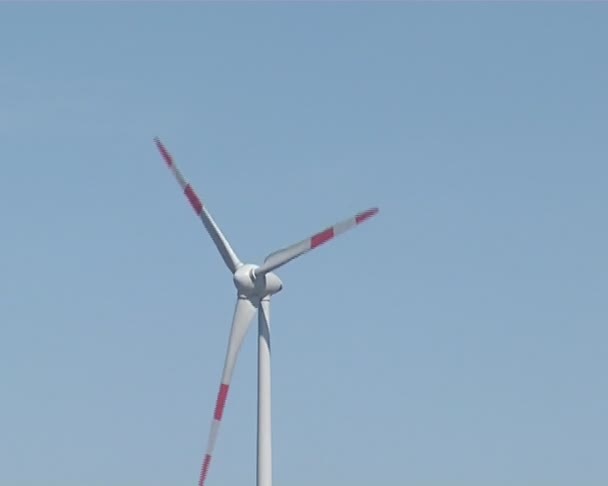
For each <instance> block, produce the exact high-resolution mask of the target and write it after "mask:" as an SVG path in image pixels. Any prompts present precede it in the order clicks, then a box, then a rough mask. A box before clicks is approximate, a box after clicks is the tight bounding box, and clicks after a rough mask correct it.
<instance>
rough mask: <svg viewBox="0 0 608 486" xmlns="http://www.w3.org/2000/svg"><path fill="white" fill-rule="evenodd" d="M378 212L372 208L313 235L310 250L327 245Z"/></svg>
mask: <svg viewBox="0 0 608 486" xmlns="http://www.w3.org/2000/svg"><path fill="white" fill-rule="evenodd" d="M377 212H378V208H371V209H368V210H367V211H363V212H361V213H359V214H356V215H355V216H353V217H352V218H350V219H347V220H345V221H341V222H340V223H337V224H335V225H333V226H330V227H329V228H327V229H324V230H323V231H321V232H319V233H317V234H316V235H313V236H312V237H311V238H310V244H309V249H311V250H312V249H314V248H316V247H317V246H320V245H322V244H323V243H327V242H328V241H329V240H331V239H332V238H335V237H336V236H338V235H340V234H342V233H344V232H345V231H347V230H349V229H351V228H353V227H355V226H357V225H358V224H361V223H363V221H365V220H367V219H369V218H371V217H372V216H374V215H375V214H376V213H377Z"/></svg>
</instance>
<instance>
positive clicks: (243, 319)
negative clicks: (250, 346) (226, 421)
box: [198, 297, 256, 486]
mask: <svg viewBox="0 0 608 486" xmlns="http://www.w3.org/2000/svg"><path fill="white" fill-rule="evenodd" d="M255 311H256V306H255V305H254V304H253V303H252V302H251V301H250V300H249V299H247V298H245V297H239V298H238V300H237V303H236V307H235V309H234V317H233V319H232V329H231V331H230V339H229V340H228V349H227V351H226V359H225V361H224V370H223V372H222V382H221V384H220V390H219V392H218V394H217V400H216V403H215V411H214V413H213V422H212V423H211V431H210V432H209V440H208V442H207V450H206V451H205V458H204V460H203V465H202V467H201V475H200V477H199V481H198V484H199V486H204V484H205V479H206V478H207V474H208V472H209V464H210V463H211V457H212V455H213V449H214V448H215V443H216V440H217V434H218V432H219V428H220V422H221V421H222V415H223V413H224V406H225V405H226V398H227V397H228V389H229V388H230V381H231V380H232V373H233V372H234V367H235V365H236V361H237V357H238V354H239V351H240V350H241V345H242V344H243V340H244V339H245V335H246V334H247V330H248V329H249V325H250V324H251V320H252V318H253V315H254V314H255Z"/></svg>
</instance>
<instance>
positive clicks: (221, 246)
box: [154, 138, 378, 486]
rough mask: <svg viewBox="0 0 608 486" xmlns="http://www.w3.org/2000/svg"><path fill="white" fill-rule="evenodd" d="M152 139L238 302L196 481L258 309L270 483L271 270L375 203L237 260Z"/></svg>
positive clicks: (261, 428)
mask: <svg viewBox="0 0 608 486" xmlns="http://www.w3.org/2000/svg"><path fill="white" fill-rule="evenodd" d="M154 142H155V143H156V146H157V148H158V150H159V151H160V153H161V155H162V156H163V158H164V159H165V162H166V163H167V166H168V167H169V169H170V170H171V172H173V175H174V176H175V178H176V179H177V182H178V183H179V185H180V187H181V188H182V190H183V191H184V194H185V195H186V198H187V199H188V201H189V202H190V205H191V206H192V208H193V209H194V211H195V212H196V214H197V215H198V216H199V217H200V219H201V221H202V222H203V225H204V226H205V228H206V229H207V232H208V233H209V236H210V237H211V239H212V240H213V243H215V246H216V247H217V249H218V251H219V252H220V255H221V256H222V258H223V260H224V263H225V264H226V266H227V267H228V269H229V270H230V271H231V272H232V279H233V282H234V285H235V286H236V289H237V301H236V305H235V308H234V315H233V320H232V329H231V331H230V338H229V340H228V349H227V351H226V357H225V361H224V369H223V371H222V379H221V383H220V389H219V392H218V395H217V400H216V404H215V411H214V414H213V421H212V423H211V430H210V432H209V439H208V443H207V450H206V452H205V458H204V460H203V465H202V468H201V473H200V478H199V482H198V484H199V486H204V484H205V479H206V478H207V473H208V472H209V464H210V463H211V456H212V455H213V450H214V448H215V443H216V440H217V435H218V431H219V427H220V422H221V420H222V415H223V413H224V406H225V404H226V398H227V397H228V389H229V388H230V381H231V379H232V374H233V372H234V367H235V364H236V361H237V357H238V354H239V351H240V349H241V345H242V344H243V340H244V338H245V335H246V334H247V330H248V329H249V325H250V323H251V320H252V319H253V316H254V314H255V313H256V311H257V312H258V419H257V422H258V423H257V486H272V445H271V392H270V297H271V296H272V295H274V294H276V293H277V292H279V291H280V290H281V289H282V288H283V282H281V279H280V278H279V277H278V276H277V275H276V274H275V273H273V270H276V269H277V268H279V267H281V266H283V265H285V264H286V263H287V262H289V261H291V260H293V259H294V258H296V257H299V256H300V255H303V254H304V253H306V252H308V251H310V250H312V249H314V248H317V247H318V246H320V245H322V244H323V243H326V242H328V241H329V240H331V239H332V238H334V237H336V236H338V235H339V234H341V233H344V232H345V231H347V230H349V229H351V228H354V227H355V226H357V225H358V224H360V223H363V222H364V221H366V220H368V219H369V218H371V217H372V216H374V215H376V213H378V208H371V209H368V210H366V211H363V212H360V213H358V214H356V215H355V216H353V217H351V218H349V219H346V220H344V221H341V222H339V223H337V224H335V225H333V226H330V227H328V228H326V229H324V230H323V231H320V232H318V233H316V234H314V235H313V236H311V237H309V238H306V239H304V240H302V241H300V242H298V243H295V244H293V245H291V246H288V247H285V248H282V249H280V250H277V251H275V252H273V253H271V254H269V255H268V256H267V257H266V259H265V260H264V263H262V265H254V264H250V263H246V264H244V263H242V262H241V261H240V260H239V258H238V257H237V255H236V253H235V252H234V250H233V249H232V247H231V246H230V243H228V241H227V240H226V237H225V236H224V235H223V234H222V232H221V231H220V229H219V227H218V226H217V224H216V223H215V221H214V220H213V218H212V217H211V214H209V211H207V209H206V208H205V206H204V205H203V203H202V202H201V200H200V199H199V198H198V196H197V195H196V193H195V192H194V189H192V186H191V185H190V184H189V183H188V182H187V181H186V179H185V178H184V176H183V175H182V174H181V172H180V170H179V169H178V168H177V166H176V165H175V162H174V161H173V157H172V156H171V154H170V153H169V152H168V151H167V149H166V148H165V146H164V145H163V144H162V142H161V141H160V140H159V139H158V138H155V139H154Z"/></svg>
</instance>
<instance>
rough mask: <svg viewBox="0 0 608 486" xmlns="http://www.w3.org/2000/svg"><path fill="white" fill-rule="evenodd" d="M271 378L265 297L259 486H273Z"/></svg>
mask: <svg viewBox="0 0 608 486" xmlns="http://www.w3.org/2000/svg"><path fill="white" fill-rule="evenodd" d="M270 378H271V374H270V297H264V298H263V299H262V300H261V302H260V307H259V309H258V448H257V452H258V462H257V486H272V427H271V386H270Z"/></svg>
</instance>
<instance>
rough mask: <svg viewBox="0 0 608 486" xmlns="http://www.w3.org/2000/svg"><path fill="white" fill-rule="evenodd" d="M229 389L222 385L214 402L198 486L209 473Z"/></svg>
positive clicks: (202, 485)
mask: <svg viewBox="0 0 608 486" xmlns="http://www.w3.org/2000/svg"><path fill="white" fill-rule="evenodd" d="M229 387H230V385H226V384H225V383H222V384H221V385H220V390H219V392H218V394H217V400H216V401H215V412H214V413H213V423H212V424H211V432H210V433H209V443H208V444H207V451H206V452H205V458H204V459H203V466H202V467H201V475H200V477H199V480H198V485H199V486H204V484H205V479H206V478H207V473H208V472H209V465H210V464H211V457H212V456H213V449H214V448H215V442H216V440H217V435H218V432H219V429H220V422H221V420H222V415H223V414H224V407H225V406H226V398H227V397H228V389H229Z"/></svg>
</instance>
